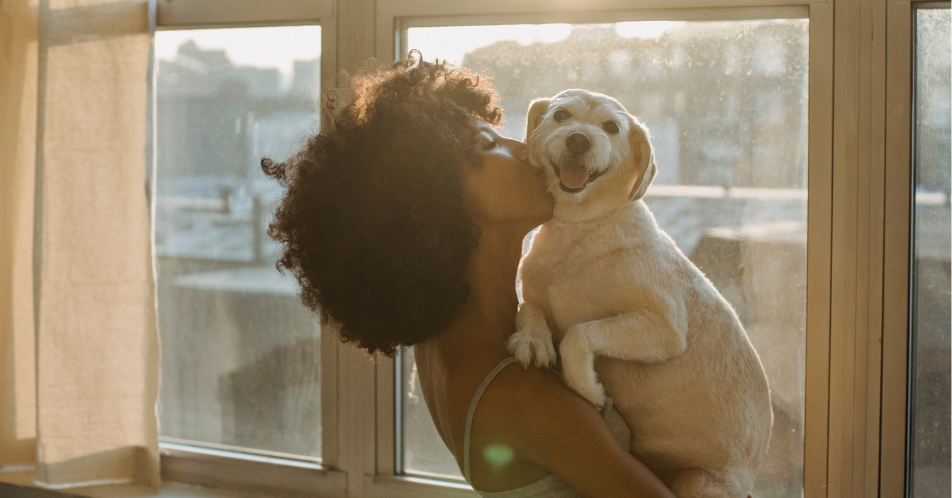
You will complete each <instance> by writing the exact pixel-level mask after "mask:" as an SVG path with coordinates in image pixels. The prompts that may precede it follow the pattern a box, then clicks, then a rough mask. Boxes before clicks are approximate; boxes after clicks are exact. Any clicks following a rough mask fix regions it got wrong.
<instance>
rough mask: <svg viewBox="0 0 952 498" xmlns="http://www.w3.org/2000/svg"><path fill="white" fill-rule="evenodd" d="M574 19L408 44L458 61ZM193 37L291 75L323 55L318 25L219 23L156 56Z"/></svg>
mask: <svg viewBox="0 0 952 498" xmlns="http://www.w3.org/2000/svg"><path fill="white" fill-rule="evenodd" d="M679 24H682V23H678V22H667V21H640V22H621V23H616V24H615V32H616V33H618V34H619V35H620V36H622V37H625V38H634V37H638V38H655V37H657V36H660V35H661V34H662V33H664V31H666V30H668V29H670V28H672V27H674V26H676V25H679ZM571 31H572V25H570V24H509V25H500V26H450V27H436V28H410V29H409V31H408V34H407V38H408V41H409V48H411V49H412V48H416V49H419V50H420V51H421V52H422V53H423V57H424V58H425V59H426V60H433V59H435V58H439V59H446V60H448V61H450V62H453V63H455V64H460V63H461V62H462V59H463V55H464V54H466V53H467V52H470V51H472V50H475V49H477V48H480V47H485V46H488V45H492V44H493V43H496V42H497V41H501V40H515V41H517V42H518V43H520V44H522V45H530V44H532V43H536V42H542V43H554V42H557V41H561V40H564V39H565V38H567V37H568V36H569V33H571ZM189 39H192V40H195V42H196V44H198V46H199V47H201V48H203V49H206V50H208V49H225V51H226V52H227V53H228V56H229V57H230V58H231V60H232V61H233V62H235V63H236V64H238V65H243V66H256V67H276V68H278V70H279V71H281V73H282V75H283V76H284V77H285V78H289V77H290V75H291V70H292V68H293V67H294V61H295V60H301V59H314V58H316V57H318V56H320V54H321V27H320V26H280V27H266V28H217V29H189V30H163V31H159V32H157V33H156V36H155V55H156V58H157V59H164V60H171V59H174V58H175V54H176V52H177V50H178V47H179V45H181V44H182V43H184V42H185V41H187V40H189Z"/></svg>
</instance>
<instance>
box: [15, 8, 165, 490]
mask: <svg viewBox="0 0 952 498" xmlns="http://www.w3.org/2000/svg"><path fill="white" fill-rule="evenodd" d="M150 44H151V37H150V33H149V24H148V2H147V1H146V0H138V1H131V0H2V3H0V68H2V70H3V72H2V74H0V98H2V101H0V104H2V107H0V158H2V161H3V162H2V168H0V206H2V208H0V209H2V211H0V250H2V255H0V360H2V361H3V365H2V368H0V422H2V427H3V429H2V430H0V465H4V466H23V465H35V468H36V482H37V484H39V485H43V486H46V487H52V488H64V487H71V486H81V485H91V484H106V483H125V482H135V483H142V484H148V485H151V486H157V485H158V482H159V479H158V428H157V419H156V411H155V406H156V405H155V403H156V396H157V392H158V337H157V333H156V326H155V297H154V276H153V270H152V268H153V266H152V255H151V241H150V230H149V213H148V195H147V190H146V185H147V183H146V181H147V178H146V170H147V167H146V133H147V129H146V128H147V117H146V116H147V104H148V97H147V94H148V93H147V92H148V74H149V73H148V62H149V51H150ZM14 468H17V467H14Z"/></svg>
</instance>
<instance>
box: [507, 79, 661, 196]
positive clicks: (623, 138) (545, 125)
mask: <svg viewBox="0 0 952 498" xmlns="http://www.w3.org/2000/svg"><path fill="white" fill-rule="evenodd" d="M526 143H527V144H528V147H529V161H530V162H531V163H532V165H533V166H535V167H537V168H541V169H543V170H544V171H545V174H546V178H547V185H548V189H549V192H550V193H552V195H553V196H554V197H555V199H556V203H566V202H574V203H582V202H585V201H586V200H587V199H590V198H604V197H611V198H613V199H622V197H621V196H622V195H623V196H624V200H625V201H626V202H627V201H631V200H637V199H640V198H641V197H642V196H644V194H645V190H647V188H648V185H649V184H650V183H651V180H653V179H654V176H655V174H656V172H657V167H656V166H655V162H654V153H653V151H652V148H651V143H650V141H649V139H648V132H647V129H646V128H645V127H644V126H643V125H642V124H641V123H640V122H639V121H638V120H637V119H635V117H634V116H632V115H630V114H628V111H626V110H625V108H624V107H623V106H622V105H621V104H620V103H618V101H617V100H615V99H613V98H611V97H608V96H606V95H602V94H599V93H594V92H589V91H586V90H565V91H563V92H562V93H559V94H558V95H556V96H555V97H553V98H551V99H540V100H536V101H533V102H532V105H531V106H530V108H529V116H528V119H527V125H526Z"/></svg>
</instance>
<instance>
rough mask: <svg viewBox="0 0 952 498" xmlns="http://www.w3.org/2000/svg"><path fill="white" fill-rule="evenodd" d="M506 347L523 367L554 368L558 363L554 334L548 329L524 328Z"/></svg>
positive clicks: (510, 338) (513, 336)
mask: <svg viewBox="0 0 952 498" xmlns="http://www.w3.org/2000/svg"><path fill="white" fill-rule="evenodd" d="M506 347H507V348H508V349H509V353H510V354H512V355H513V356H514V357H515V358H516V360H518V361H519V363H522V366H523V367H525V368H529V365H530V364H531V365H534V366H536V367H539V368H552V367H554V366H555V364H556V363H557V362H558V356H557V355H556V353H555V345H554V344H552V333H551V332H550V331H549V330H548V329H540V328H523V329H520V330H518V331H516V333H515V334H512V335H511V336H509V340H508V341H506Z"/></svg>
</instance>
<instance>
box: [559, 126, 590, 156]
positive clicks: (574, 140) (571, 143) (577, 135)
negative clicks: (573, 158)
mask: <svg viewBox="0 0 952 498" xmlns="http://www.w3.org/2000/svg"><path fill="white" fill-rule="evenodd" d="M565 146H566V147H568V148H569V150H570V151H571V152H572V153H574V154H581V153H583V152H586V151H588V149H591V148H592V140H591V139H590V138H588V135H586V134H584V133H582V132H580V131H575V132H572V133H571V134H569V136H568V138H566V139H565Z"/></svg>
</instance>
